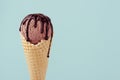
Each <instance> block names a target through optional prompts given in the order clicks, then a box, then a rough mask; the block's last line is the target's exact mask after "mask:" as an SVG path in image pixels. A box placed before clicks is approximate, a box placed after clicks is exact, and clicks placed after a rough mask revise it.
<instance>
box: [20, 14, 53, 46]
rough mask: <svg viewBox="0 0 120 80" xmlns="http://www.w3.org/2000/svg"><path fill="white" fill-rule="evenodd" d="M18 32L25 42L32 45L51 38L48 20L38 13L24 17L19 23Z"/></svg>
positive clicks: (49, 21) (51, 29)
mask: <svg viewBox="0 0 120 80" xmlns="http://www.w3.org/2000/svg"><path fill="white" fill-rule="evenodd" d="M19 31H20V32H21V34H22V35H23V36H24V37H25V39H26V41H29V42H30V43H32V44H34V45H35V44H37V43H38V42H40V41H41V40H48V39H49V38H50V37H51V38H52V36H53V26H52V23H51V20H50V18H49V17H48V16H45V15H43V14H40V13H39V14H29V15H28V16H26V17H25V18H24V19H23V21H22V22H21V25H20V29H19Z"/></svg>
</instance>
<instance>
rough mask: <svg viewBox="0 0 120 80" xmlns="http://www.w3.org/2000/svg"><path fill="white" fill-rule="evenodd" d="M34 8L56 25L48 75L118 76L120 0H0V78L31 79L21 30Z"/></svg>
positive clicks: (67, 78) (89, 79) (63, 78)
mask: <svg viewBox="0 0 120 80" xmlns="http://www.w3.org/2000/svg"><path fill="white" fill-rule="evenodd" d="M30 13H44V14H46V15H48V16H49V17H50V18H51V20H52V23H53V26H54V38H53V43H52V47H51V52H50V58H49V67H48V70H47V75H46V80H120V0H0V80H30V78H29V73H28V69H27V64H26V60H25V56H24V53H23V48H22V45H21V40H20V35H19V31H18V29H19V26H20V23H21V20H22V19H23V18H24V17H25V16H26V15H27V14H30Z"/></svg>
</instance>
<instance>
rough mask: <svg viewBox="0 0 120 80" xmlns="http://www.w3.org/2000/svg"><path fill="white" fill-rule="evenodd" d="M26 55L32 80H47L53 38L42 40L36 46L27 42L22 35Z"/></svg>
mask: <svg viewBox="0 0 120 80" xmlns="http://www.w3.org/2000/svg"><path fill="white" fill-rule="evenodd" d="M21 38H22V45H23V48H24V54H25V57H26V61H27V64H28V70H29V73H30V79H31V80H45V76H46V70H47V66H48V57H47V55H48V50H49V47H50V44H51V38H49V39H48V40H42V41H41V42H39V43H38V44H36V45H34V44H31V43H30V42H27V41H26V40H25V38H24V37H23V36H22V35H21Z"/></svg>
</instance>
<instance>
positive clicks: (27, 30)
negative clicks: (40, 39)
mask: <svg viewBox="0 0 120 80" xmlns="http://www.w3.org/2000/svg"><path fill="white" fill-rule="evenodd" d="M31 20H32V18H30V20H29V21H28V24H27V29H26V38H27V41H30V38H29V35H28V34H29V33H28V32H29V25H30V22H31Z"/></svg>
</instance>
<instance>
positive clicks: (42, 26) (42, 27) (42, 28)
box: [40, 21, 44, 33]
mask: <svg viewBox="0 0 120 80" xmlns="http://www.w3.org/2000/svg"><path fill="white" fill-rule="evenodd" d="M40 31H41V33H43V32H44V22H43V21H41V30H40Z"/></svg>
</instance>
